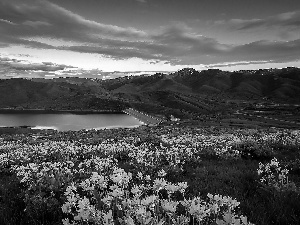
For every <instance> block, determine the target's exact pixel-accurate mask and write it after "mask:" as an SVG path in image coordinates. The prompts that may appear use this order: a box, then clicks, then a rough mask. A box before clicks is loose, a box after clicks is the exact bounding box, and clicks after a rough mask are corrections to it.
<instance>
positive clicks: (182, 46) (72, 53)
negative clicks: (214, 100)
mask: <svg viewBox="0 0 300 225" xmlns="http://www.w3.org/2000/svg"><path fill="white" fill-rule="evenodd" d="M185 67H193V68H195V69H197V70H204V69H209V68H214V69H222V70H229V71H233V70H241V69H245V70H247V69H264V68H283V67H300V1H299V0H286V1H282V0H261V1H259V0H252V1H246V0H226V1H224V0H203V1H199V0H185V1H183V0H84V1H83V0H0V78H11V77H57V76H81V77H85V76H86V77H99V78H113V77H118V76H123V75H124V74H135V75H138V74H143V73H147V71H150V72H149V73H151V72H155V71H159V72H163V71H166V72H169V71H176V70H179V69H182V68H185ZM114 71H117V72H114ZM112 72H114V73H112Z"/></svg>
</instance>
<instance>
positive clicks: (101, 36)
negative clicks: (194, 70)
mask: <svg viewBox="0 0 300 225" xmlns="http://www.w3.org/2000/svg"><path fill="white" fill-rule="evenodd" d="M218 23H219V25H221V24H223V25H224V24H229V25H231V26H233V27H235V29H239V30H245V29H253V28H255V27H267V26H269V27H270V26H274V27H291V28H295V27H299V26H300V12H298V11H297V12H290V13H284V14H279V15H277V16H273V17H269V18H267V19H252V20H240V19H235V20H229V21H219V22H218ZM0 33H1V35H0V46H2V47H6V46H8V45H23V46H26V47H30V48H38V49H57V50H67V51H74V52H80V53H94V54H101V55H103V56H105V57H109V58H113V59H129V58H141V59H145V60H150V61H151V62H157V61H167V62H168V63H171V64H174V65H175V64H176V65H194V64H212V63H224V62H240V61H248V62H254V61H269V60H271V61H276V62H286V61H294V60H298V59H299V52H300V40H294V41H288V42H283V41H282V42H272V41H257V42H252V43H248V44H244V45H229V44H222V43H220V42H218V41H217V40H216V39H213V38H209V37H206V36H202V35H199V34H198V33H194V32H193V30H191V29H190V28H189V27H187V26H186V25H185V24H174V25H172V26H168V27H163V28H161V29H160V30H159V31H157V32H152V33H146V32H144V31H140V30H137V29H134V28H123V27H118V26H112V25H108V24H103V23H99V22H95V21H90V20H87V19H85V18H83V17H81V16H79V15H77V14H75V13H72V12H70V11H68V10H66V9H64V8H62V7H60V6H58V5H55V4H53V3H50V2H48V1H46V0H27V1H26V3H25V2H24V1H23V0H0ZM44 40H49V41H47V42H45V41H44ZM51 40H58V43H59V41H61V42H62V44H61V45H59V44H57V43H56V44H54V43H52V42H51ZM63 42H70V45H64V44H63ZM75 43H76V44H75ZM3 62H4V61H2V62H1V63H3ZM9 66H10V68H12V69H14V70H42V71H57V70H63V67H64V66H60V65H50V64H45V63H44V64H39V65H36V64H31V65H27V64H26V65H24V63H23V64H22V63H19V62H17V63H15V64H12V63H11V64H9Z"/></svg>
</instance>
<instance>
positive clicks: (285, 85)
mask: <svg viewBox="0 0 300 225" xmlns="http://www.w3.org/2000/svg"><path fill="white" fill-rule="evenodd" d="M0 96H1V97H0V108H12V109H50V110H103V111H121V110H122V109H125V108H128V107H133V108H136V109H139V110H143V111H146V112H148V113H152V114H164V115H166V114H174V115H178V116H183V115H187V114H197V113H204V114H207V113H211V112H217V111H222V110H226V109H228V108H230V107H231V106H230V105H229V104H228V102H230V101H233V100H237V101H242V100H246V101H259V100H262V99H268V100H270V101H281V102H291V103H299V102H300V69H299V68H294V67H290V68H284V69H263V70H249V71H235V72H228V71H222V70H218V69H209V70H203V71H196V70H195V69H192V68H185V69H182V70H180V71H177V72H174V73H170V74H163V73H157V74H154V75H151V76H150V75H149V76H146V75H143V76H127V77H119V78H116V79H110V80H100V79H88V78H76V77H67V78H56V79H40V78H33V79H22V78H14V79H3V80H0Z"/></svg>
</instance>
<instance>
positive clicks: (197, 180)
mask: <svg viewBox="0 0 300 225" xmlns="http://www.w3.org/2000/svg"><path fill="white" fill-rule="evenodd" d="M299 150H300V130H295V129H280V128H261V129H246V128H216V127H206V128H205V127H202V128H200V127H197V126H194V127H193V126H188V127H185V126H158V127H144V126H142V127H139V128H133V129H110V130H99V131H84V130H81V131H77V132H72V131H69V132H49V133H47V132H41V133H35V134H28V133H26V134H2V135H1V136H0V224H4V225H6V224H7V225H9V224H49V225H50V224H65V225H66V224H103V225H112V224H120V225H139V224H141V225H163V224H165V225H171V224H174V225H186V224H193V225H194V224H195V225H196V224H197V225H201V224H217V225H229V224H234V225H246V224H248V225H250V224H257V225H260V224H261V225H267V224H300V154H299Z"/></svg>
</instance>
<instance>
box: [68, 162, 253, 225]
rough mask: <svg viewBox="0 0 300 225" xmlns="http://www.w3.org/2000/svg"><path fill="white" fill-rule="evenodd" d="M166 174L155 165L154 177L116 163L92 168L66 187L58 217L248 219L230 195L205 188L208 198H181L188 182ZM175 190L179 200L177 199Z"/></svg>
mask: <svg viewBox="0 0 300 225" xmlns="http://www.w3.org/2000/svg"><path fill="white" fill-rule="evenodd" d="M165 175H166V173H165V172H164V171H160V172H159V174H158V176H159V178H156V179H151V178H150V176H149V175H143V174H142V173H141V172H139V173H138V174H136V175H135V176H133V175H132V174H131V173H126V172H125V171H124V170H123V169H120V168H114V169H113V170H112V171H111V174H106V175H99V174H97V173H93V174H92V176H91V177H90V178H88V179H86V180H85V181H83V182H81V183H79V182H77V183H72V184H71V185H70V186H68V187H67V188H66V191H65V199H66V202H65V203H64V204H63V206H62V211H63V212H64V213H65V214H66V218H65V219H64V220H63V223H64V224H65V225H67V224H74V225H75V224H115V221H118V222H121V223H122V224H123V223H124V224H129V225H133V224H155V225H157V224H181V225H186V224H189V223H190V222H192V223H193V224H196V223H197V224H199V223H200V224H202V223H203V222H205V224H207V223H209V224H212V223H216V224H240V225H250V224H251V223H249V222H248V221H247V218H246V217H244V216H238V215H237V214H236V212H235V209H236V208H237V207H238V205H239V204H240V203H239V202H238V201H236V200H235V199H232V198H231V197H227V196H221V195H212V194H208V196H207V201H205V200H203V199H201V198H200V197H194V198H193V199H186V198H185V190H186V188H187V183H185V182H182V183H171V182H168V181H166V180H165V179H164V176H165ZM178 195H180V196H181V199H182V200H179V199H176V198H178ZM176 196H177V197H176Z"/></svg>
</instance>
